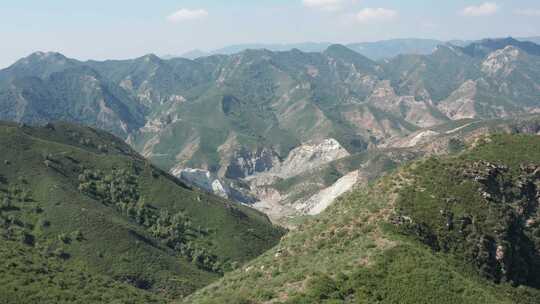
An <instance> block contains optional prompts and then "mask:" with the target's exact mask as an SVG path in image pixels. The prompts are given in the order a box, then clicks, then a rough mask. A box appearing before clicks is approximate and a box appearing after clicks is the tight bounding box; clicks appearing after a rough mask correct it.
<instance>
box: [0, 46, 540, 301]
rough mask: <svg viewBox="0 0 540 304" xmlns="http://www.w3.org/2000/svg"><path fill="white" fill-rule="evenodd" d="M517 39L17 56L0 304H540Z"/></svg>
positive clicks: (534, 180)
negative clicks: (118, 56)
mask: <svg viewBox="0 0 540 304" xmlns="http://www.w3.org/2000/svg"><path fill="white" fill-rule="evenodd" d="M530 40H532V39H528V40H527V41H524V40H516V39H513V38H505V39H485V40H481V41H476V42H467V43H465V42H458V41H456V42H454V43H442V44H441V43H438V42H437V41H427V40H422V41H420V40H419V41H410V40H406V41H392V42H385V43H384V45H385V48H386V50H387V51H384V50H382V49H379V48H380V47H381V46H380V45H377V44H375V45H371V46H369V45H368V46H366V45H356V46H355V45H348V46H344V45H338V44H328V45H324V44H311V45H309V46H306V47H311V48H313V49H310V50H306V51H302V50H300V49H299V47H297V48H294V49H288V47H287V46H275V47H276V48H280V47H283V49H282V50H268V49H259V47H257V48H256V49H245V47H244V46H238V47H237V48H236V50H231V51H230V52H231V53H232V54H214V55H210V56H204V57H200V58H196V59H193V60H192V59H186V58H171V59H163V58H160V57H158V56H155V55H152V54H149V55H146V56H143V57H140V58H136V59H131V60H107V61H93V60H90V61H84V62H83V61H79V60H75V59H71V58H67V57H65V56H63V55H62V54H59V53H51V52H48V53H45V52H36V53H34V54H31V55H30V56H28V57H25V58H22V59H20V60H19V61H17V62H16V63H14V64H13V65H12V66H10V67H8V68H6V69H3V70H0V121H9V122H1V123H0V151H1V153H0V155H1V156H0V157H1V159H0V202H1V205H0V234H1V235H0V243H1V246H0V257H2V258H1V259H0V269H1V271H2V273H3V274H4V275H3V276H1V278H0V282H1V283H2V286H3V288H0V301H1V302H5V303H20V302H21V301H23V302H25V303H108V302H118V303H170V302H175V303H176V302H178V303H205V304H209V303H288V304H292V303H434V302H437V303H439V302H440V303H531V304H532V303H538V301H540V293H539V292H538V290H539V287H540V282H539V281H538V276H537V274H538V272H539V271H540V262H539V261H540V258H539V252H540V239H539V235H540V230H539V229H540V228H539V225H540V216H539V210H540V209H539V208H538V207H539V202H540V191H539V189H540V168H539V167H538V163H540V155H539V153H538V151H540V148H539V147H540V143H539V140H538V136H537V135H538V134H540V45H538V44H535V43H534V42H532V41H530ZM434 44H435V45H434ZM414 47H416V48H417V49H415V50H411V48H414ZM424 47H425V48H424ZM317 48H320V49H317ZM362 48H364V50H368V49H371V51H372V52H375V53H374V54H378V55H379V56H381V57H380V58H379V60H373V59H370V58H369V57H370V56H366V55H363V54H361V53H360V52H359V50H360V49H362ZM428 48H430V50H428ZM420 49H423V50H420ZM371 57H373V55H371ZM59 121H64V122H59ZM280 226H285V227H287V228H289V229H290V230H291V231H287V229H285V228H281V227H280ZM21 297H22V298H21Z"/></svg>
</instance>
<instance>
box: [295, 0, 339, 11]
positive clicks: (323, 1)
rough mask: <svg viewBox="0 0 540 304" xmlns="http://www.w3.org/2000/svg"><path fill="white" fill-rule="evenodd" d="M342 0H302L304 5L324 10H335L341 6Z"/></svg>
mask: <svg viewBox="0 0 540 304" xmlns="http://www.w3.org/2000/svg"><path fill="white" fill-rule="evenodd" d="M343 2H344V1H343V0H303V3H304V6H306V7H309V8H315V9H321V10H325V11H337V10H340V9H342V8H343V5H344V3H343Z"/></svg>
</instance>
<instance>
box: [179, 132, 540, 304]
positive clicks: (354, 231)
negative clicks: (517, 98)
mask: <svg viewBox="0 0 540 304" xmlns="http://www.w3.org/2000/svg"><path fill="white" fill-rule="evenodd" d="M539 151H540V138H539V137H537V136H526V135H496V136H492V137H489V138H486V139H483V140H480V141H477V142H475V143H474V145H473V146H471V147H469V148H468V149H467V150H466V151H465V152H462V153H461V154H459V155H457V156H452V157H434V158H429V159H426V160H422V161H417V162H414V163H412V164H410V165H407V166H405V167H403V168H401V169H399V170H397V171H396V172H395V173H393V174H390V175H388V176H385V177H383V178H382V179H381V180H379V181H378V182H376V183H373V184H372V185H371V186H370V187H368V188H367V189H365V190H358V191H356V192H353V193H351V194H349V195H346V196H345V197H343V198H341V199H340V200H339V201H338V202H336V203H335V204H334V205H333V206H332V207H330V208H329V209H328V210H327V211H325V212H324V213H323V214H321V215H320V216H319V217H316V218H314V219H312V220H309V221H307V222H306V223H304V224H302V226H301V227H299V229H298V230H297V231H294V232H291V233H289V234H288V235H287V236H286V237H285V238H284V239H283V240H282V241H281V243H280V244H279V245H278V246H277V247H275V248H274V249H272V250H270V251H268V252H266V253H265V254H263V255H262V256H261V257H259V258H257V259H255V260H254V261H252V262H250V263H248V264H247V265H245V266H244V267H242V269H240V270H238V271H235V272H232V273H229V274H227V275H226V276H225V277H224V278H223V279H222V280H220V281H218V282H216V283H214V284H212V285H210V286H209V287H207V288H205V289H203V290H201V291H198V292H197V293H195V294H194V295H192V296H190V297H189V298H188V299H186V301H185V302H184V303H205V304H210V303H538V302H539V301H540V290H539V289H538V288H539V287H540V286H539V283H538V273H539V270H538V269H539V268H538V267H539V265H540V264H539V261H540V256H539V252H540V237H539V236H540V234H539V231H540V230H539V229H540V228H539V226H538V225H539V223H540V213H539V210H538V197H540V175H539V172H540V167H539V166H538V163H539V162H540V152H539Z"/></svg>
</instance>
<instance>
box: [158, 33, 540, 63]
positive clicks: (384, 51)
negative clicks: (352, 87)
mask: <svg viewBox="0 0 540 304" xmlns="http://www.w3.org/2000/svg"><path fill="white" fill-rule="evenodd" d="M518 40H521V41H530V42H534V43H540V37H529V38H518ZM447 43H450V44H452V45H455V46H466V45H468V44H469V43H472V41H466V40H449V41H443V40H436V39H418V38H410V39H390V40H381V41H376V42H360V43H350V44H346V45H345V46H347V47H348V48H350V49H352V50H354V51H356V52H358V53H360V54H362V55H364V56H366V57H368V58H370V59H372V60H381V59H387V58H392V57H395V56H397V55H406V54H418V55H427V54H430V53H432V52H433V51H434V50H435V48H436V47H437V46H438V45H442V44H447ZM330 45H332V43H328V42H306V43H291V44H286V43H284V44H264V43H258V44H257V43H254V44H237V45H232V46H227V47H224V48H221V49H217V50H213V51H202V50H192V51H189V52H186V53H184V54H182V55H179V56H175V55H164V56H161V57H162V58H163V59H171V58H175V57H183V58H187V59H196V58H199V57H205V56H211V55H232V54H235V53H240V52H242V51H244V50H247V49H267V50H270V51H289V50H292V49H299V50H300V51H303V52H322V51H324V50H325V49H326V48H328V47H329V46H330Z"/></svg>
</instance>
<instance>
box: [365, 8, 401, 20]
mask: <svg viewBox="0 0 540 304" xmlns="http://www.w3.org/2000/svg"><path fill="white" fill-rule="evenodd" d="M397 16H398V12H397V11H395V10H391V9H387V8H365V9H363V10H361V11H360V12H358V14H356V20H357V21H359V22H362V23H371V22H379V21H387V20H392V19H394V18H396V17H397Z"/></svg>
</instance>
